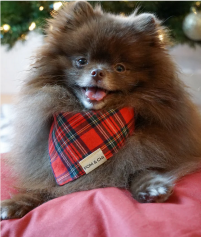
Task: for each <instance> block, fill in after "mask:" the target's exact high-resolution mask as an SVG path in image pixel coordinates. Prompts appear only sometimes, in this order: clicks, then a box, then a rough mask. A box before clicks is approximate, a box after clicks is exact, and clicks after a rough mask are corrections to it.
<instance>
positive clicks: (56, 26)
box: [46, 1, 94, 34]
mask: <svg viewBox="0 0 201 237" xmlns="http://www.w3.org/2000/svg"><path fill="white" fill-rule="evenodd" d="M93 16H94V10H93V8H92V6H91V5H90V4H89V3H88V2H84V1H78V2H69V3H65V4H64V5H63V6H62V8H61V9H59V11H58V12H56V13H55V14H54V15H53V19H50V20H48V27H47V28H46V32H47V33H48V34H49V33H51V32H50V31H52V30H56V31H58V30H59V31H62V32H64V31H66V30H68V29H69V30H74V29H76V28H77V27H79V26H80V25H81V24H83V23H84V22H86V21H87V20H88V19H89V18H91V17H93Z"/></svg>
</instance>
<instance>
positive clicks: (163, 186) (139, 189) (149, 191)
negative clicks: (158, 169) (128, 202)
mask: <svg viewBox="0 0 201 237" xmlns="http://www.w3.org/2000/svg"><path fill="white" fill-rule="evenodd" d="M172 190H173V182H172V180H171V179H170V178H168V177H165V176H162V175H159V174H155V173H151V174H146V175H145V176H144V177H143V176H140V177H139V179H138V180H136V179H134V180H133V182H132V184H131V193H132V194H133V197H134V198H135V199H136V200H137V201H138V202H141V203H160V202H165V201H166V200H167V199H168V198H169V196H170V195H171V193H172Z"/></svg>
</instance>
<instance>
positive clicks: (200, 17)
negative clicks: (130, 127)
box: [0, 1, 201, 152]
mask: <svg viewBox="0 0 201 237" xmlns="http://www.w3.org/2000/svg"><path fill="white" fill-rule="evenodd" d="M64 3H65V2H58V1H57V2H54V1H1V27H0V30H1V49H0V50H1V124H0V129H1V133H0V146H1V147H0V149H1V152H7V151H8V150H9V139H10V135H11V134H12V128H11V126H10V125H11V123H12V119H13V116H12V114H13V113H12V111H13V108H12V104H13V101H14V97H15V95H16V94H17V93H18V91H19V90H20V86H21V84H22V81H23V80H25V79H26V78H27V77H28V69H29V65H30V63H31V62H32V59H33V58H32V56H34V53H35V51H36V50H37V48H39V47H40V46H41V45H42V44H43V40H44V34H43V30H42V29H43V27H44V25H45V24H46V20H45V19H46V18H50V17H52V16H53V15H54V14H56V13H57V10H58V9H59V8H60V7H61V6H62V4H64ZM97 3H98V4H100V5H101V6H102V8H103V9H104V10H106V11H110V12H113V13H118V14H122V15H128V14H130V13H131V12H133V11H134V10H135V9H136V8H139V12H150V13H154V14H156V16H157V17H158V18H159V19H161V20H162V23H163V25H165V26H167V27H169V29H170V34H171V37H172V39H173V45H172V47H171V48H169V51H170V54H171V55H172V56H173V59H174V61H175V62H176V64H177V65H178V67H179V70H180V78H181V79H182V80H183V81H184V82H185V84H186V85H187V86H188V91H189V92H190V94H191V96H192V99H193V101H194V102H195V103H196V104H197V105H198V106H199V107H200V108H201V1H143V2H142V1H103V2H101V1H100V2H97V1H90V4H92V5H95V4H97ZM160 37H161V40H162V37H163V36H162V35H161V36H160Z"/></svg>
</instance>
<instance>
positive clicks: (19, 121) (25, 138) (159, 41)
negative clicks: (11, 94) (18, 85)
mask: <svg viewBox="0 0 201 237" xmlns="http://www.w3.org/2000/svg"><path fill="white" fill-rule="evenodd" d="M160 35H162V36H163V37H160ZM168 45H169V38H168V31H167V29H165V27H163V26H161V24H160V21H159V20H158V19H157V18H156V17H155V16H154V15H152V14H147V13H143V14H137V12H134V13H133V14H131V15H129V16H121V15H113V14H110V13H105V12H103V11H102V10H101V8H100V7H95V8H92V6H91V5H90V4H89V3H87V2H71V3H68V4H66V5H64V6H63V7H62V9H60V10H59V11H58V13H57V14H56V15H55V16H54V17H53V19H50V20H49V21H48V26H47V27H46V39H45V44H44V45H43V47H42V48H41V49H40V51H39V52H38V54H37V57H36V61H35V63H34V65H33V67H32V71H31V73H30V77H29V78H28V80H27V81H26V82H25V84H24V86H23V88H22V90H21V96H20V99H19V101H18V104H17V113H16V114H17V115H16V121H15V138H14V144H13V149H12V152H11V157H10V158H9V159H8V161H9V162H10V164H11V165H12V173H13V174H14V175H16V176H17V177H18V184H17V187H19V193H18V194H16V195H14V196H12V198H11V199H9V200H4V201H3V202H2V203H1V218H2V219H11V218H20V217H22V216H24V215H25V214H26V213H28V212H29V211H30V210H32V209H34V208H35V207H37V206H39V205H41V204H42V203H44V202H47V201H48V200H51V199H53V198H56V197H59V196H62V195H66V194H69V193H72V192H77V191H83V190H90V189H95V188H103V187H119V188H126V189H128V190H130V192H131V194H132V196H133V197H134V198H135V199H136V200H137V201H139V202H164V201H165V200H167V199H168V197H169V196H170V194H171V192H172V190H173V186H174V184H175V182H176V180H178V179H179V178H181V177H182V176H184V175H186V174H188V173H190V172H193V171H194V170H195V169H196V168H197V167H198V166H199V164H200V162H201V136H200V135H201V120H200V117H199V113H198V111H197V110H196V108H195V106H194V105H193V103H192V102H191V100H190V98H189V95H188V93H187V92H186V91H185V86H184V85H183V83H182V82H181V81H180V80H179V78H178V74H177V69H176V67H175V65H174V63H173V61H172V60H171V58H170V56H169V55H168V50H167V47H168ZM124 107H129V108H134V110H135V118H134V119H135V120H134V121H135V131H134V133H133V134H132V135H131V136H129V137H128V138H127V139H126V141H125V144H124V146H123V147H122V148H121V149H120V150H119V151H118V152H117V153H116V154H114V156H113V157H112V158H111V159H109V160H107V162H105V163H104V164H102V165H101V166H99V167H98V168H96V169H94V170H93V171H92V172H90V173H88V174H86V175H83V176H82V177H80V178H78V179H76V180H74V181H72V182H68V183H66V184H65V185H58V184H57V183H56V181H55V177H54V174H53V171H52V168H51V164H50V158H49V151H48V138H49V133H50V127H51V125H52V122H53V116H54V115H55V114H56V113H60V112H76V113H78V112H86V111H98V112H102V111H103V112H104V111H108V110H111V109H114V110H116V109H121V108H124ZM15 185H16V184H15Z"/></svg>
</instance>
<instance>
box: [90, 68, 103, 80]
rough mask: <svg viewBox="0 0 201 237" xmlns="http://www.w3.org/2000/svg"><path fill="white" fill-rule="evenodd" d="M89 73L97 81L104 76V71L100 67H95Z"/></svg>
mask: <svg viewBox="0 0 201 237" xmlns="http://www.w3.org/2000/svg"><path fill="white" fill-rule="evenodd" d="M91 75H92V77H93V78H94V79H95V80H96V81H99V80H102V79H103V78H104V77H105V71H104V70H102V69H95V70H93V71H91Z"/></svg>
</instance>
